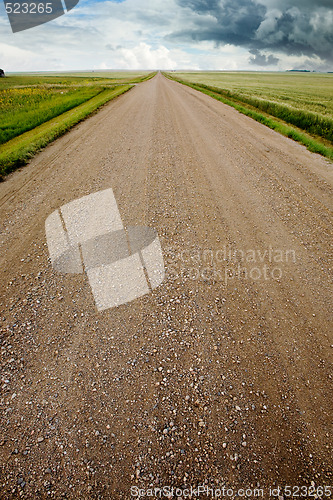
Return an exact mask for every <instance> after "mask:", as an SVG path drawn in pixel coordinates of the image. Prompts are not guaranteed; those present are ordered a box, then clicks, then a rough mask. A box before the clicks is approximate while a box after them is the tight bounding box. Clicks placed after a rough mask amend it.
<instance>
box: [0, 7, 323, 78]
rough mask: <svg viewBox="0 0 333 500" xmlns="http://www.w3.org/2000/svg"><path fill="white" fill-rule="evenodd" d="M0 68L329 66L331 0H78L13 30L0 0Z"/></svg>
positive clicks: (277, 68)
mask: <svg viewBox="0 0 333 500" xmlns="http://www.w3.org/2000/svg"><path fill="white" fill-rule="evenodd" d="M35 1H36V0H35ZM37 1H38V0H37ZM0 68H3V69H4V70H5V71H7V72H10V71H70V70H92V69H93V70H100V69H126V70H141V69H152V70H154V69H161V70H181V69H191V70H250V71H263V70H265V71H281V70H290V69H308V70H315V71H333V0H117V1H115V0H113V1H112V0H107V1H105V0H99V1H96V0H80V1H79V3H78V5H77V6H76V7H75V8H74V9H73V10H71V11H70V12H68V13H67V14H65V15H63V16H61V17H59V18H57V19H55V20H53V21H51V22H49V23H46V24H44V25H41V26H37V27H35V28H31V29H29V30H25V31H21V32H19V33H12V31H11V28H10V24H9V21H8V18H7V14H6V11H5V8H4V4H3V2H2V0H0Z"/></svg>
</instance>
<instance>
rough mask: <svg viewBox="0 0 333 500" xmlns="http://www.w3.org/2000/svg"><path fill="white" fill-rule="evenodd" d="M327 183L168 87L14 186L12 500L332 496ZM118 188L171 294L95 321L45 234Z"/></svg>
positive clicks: (7, 303)
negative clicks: (245, 493) (69, 208)
mask: <svg viewBox="0 0 333 500" xmlns="http://www.w3.org/2000/svg"><path fill="white" fill-rule="evenodd" d="M332 185H333V168H332V165H331V164H329V162H328V161H326V160H325V159H323V158H321V157H319V156H316V155H314V154H311V153H310V152H308V151H307V150H306V149H305V148H304V147H302V146H300V145H298V144H296V143H294V142H292V141H291V140H289V139H287V138H284V137H282V136H280V135H278V134H277V133H275V132H273V131H271V130H269V129H267V128H265V127H264V126H262V125H261V124H259V123H256V122H254V121H252V120H251V119H250V118H248V117H245V116H243V115H241V114H239V113H238V112H237V111H235V110H234V109H231V108H229V107H227V106H225V105H224V104H222V103H220V102H217V101H215V100H213V99H211V98H209V97H208V96H205V95H203V94H201V93H199V92H197V91H194V90H192V89H190V88H186V87H184V86H181V85H180V84H178V83H175V82H172V81H169V80H167V79H166V78H165V77H163V76H162V75H161V74H158V75H157V76H156V77H155V78H154V79H152V80H151V81H148V82H145V83H142V84H140V85H137V86H136V87H135V88H133V89H132V90H131V91H130V92H129V93H127V94H126V95H124V96H121V97H119V98H118V99H117V100H115V101H113V102H111V103H109V104H108V105H106V106H105V107H104V108H103V109H102V110H101V111H100V112H98V114H96V115H94V116H93V117H91V118H89V119H88V120H86V121H85V122H83V123H82V124H80V125H78V126H77V127H75V128H74V129H73V130H72V131H71V132H69V133H68V134H67V135H66V136H64V137H63V138H61V139H59V140H57V141H56V142H54V143H53V144H52V145H50V146H49V147H47V148H46V149H45V150H44V151H43V152H41V153H40V154H38V155H37V156H36V157H35V158H34V159H33V160H32V161H31V163H30V165H28V166H27V167H25V168H24V169H22V170H21V171H19V172H16V173H14V174H12V175H11V176H10V177H8V178H7V180H6V181H5V182H3V183H2V184H1V185H0V217H1V247H0V248H1V250H0V259H1V266H0V273H1V287H2V288H1V300H2V309H1V322H2V323H1V324H2V329H1V437H0V462H1V477H0V492H1V493H0V495H1V498H5V499H11V498H34V499H37V498H38V499H39V498H56V499H58V498H68V499H90V498H91V499H129V498H138V494H139V490H138V488H139V487H140V488H141V490H142V491H141V492H140V494H141V498H148V497H147V496H144V495H147V494H149V491H148V490H149V489H151V488H163V487H165V490H164V492H163V495H164V496H162V497H161V498H167V496H166V494H167V493H170V495H171V494H172V490H171V487H174V488H176V487H177V488H182V489H184V488H185V489H186V488H189V487H190V486H192V488H196V487H198V486H199V485H200V487H201V488H202V487H203V486H202V485H204V487H207V486H209V487H210V488H215V490H214V491H215V492H216V491H217V493H214V494H216V495H217V496H218V495H219V491H220V493H221V495H222V492H223V491H226V490H222V488H223V487H225V488H226V487H228V488H229V489H230V488H232V489H233V491H234V492H233V498H235V497H236V496H237V491H238V489H239V488H244V489H249V488H252V489H254V488H257V487H260V488H262V489H263V493H264V498H270V496H269V488H270V487H277V486H280V487H282V488H284V487H285V486H286V485H289V486H304V487H306V488H308V487H311V486H312V487H313V486H315V488H317V487H319V486H329V485H331V484H332V448H331V444H332V401H333V398H332V365H331V362H332V354H333V348H332V347H333V346H332V344H333V339H332V315H331V313H332V260H331V258H332V253H331V247H330V245H331V243H332V232H331V229H332V206H333V196H332V191H333V190H332ZM107 188H112V189H113V192H114V195H115V197H116V200H117V203H118V207H119V210H120V213H121V216H122V220H123V223H124V224H125V226H129V225H148V226H151V227H154V228H155V229H156V230H157V232H158V234H159V237H160V241H161V245H162V248H163V254H164V260H165V267H166V278H165V281H164V283H163V284H162V285H161V286H159V287H158V288H157V289H155V290H154V291H153V292H152V293H150V294H148V295H145V296H143V297H140V298H138V299H136V300H133V301H132V302H129V303H127V304H124V305H122V306H119V307H117V308H113V309H108V310H105V311H103V312H97V310H96V307H95V303H94V300H93V296H92V293H91V289H90V287H89V283H88V280H87V278H86V277H85V276H84V275H83V274H82V275H65V274H58V273H56V272H55V271H54V270H53V269H52V266H51V263H50V260H49V255H48V248H47V244H46V237H45V227H44V225H45V220H46V218H47V216H48V215H49V214H50V213H51V212H53V211H54V210H56V209H57V208H59V207H60V206H61V205H63V204H64V203H67V202H70V201H71V200H74V199H77V198H80V197H82V196H84V195H88V194H90V193H94V192H97V191H99V190H103V189H107ZM167 487H169V489H167ZM147 491H148V493H147ZM199 491H200V494H198V492H197V491H195V492H194V493H196V494H197V496H193V497H192V498H209V496H207V490H206V489H205V490H202V489H201V490H199ZM304 491H305V492H306V493H307V494H308V493H309V491H306V490H304V489H303V493H304ZM312 491H313V490H312ZM312 491H310V493H311V492H312ZM294 492H296V493H297V490H294ZM231 493H232V492H230V490H229V493H228V495H229V498H230V494H231ZM315 493H317V492H315ZM319 493H320V491H319ZM326 493H327V494H328V490H326ZM157 494H158V490H157ZM170 495H169V498H177V497H176V493H175V490H174V493H173V497H172V496H170ZM209 495H212V493H211V492H210V493H209ZM279 495H280V496H282V495H283V492H280V494H279ZM332 495H333V489H332ZM178 496H179V497H180V498H181V496H180V491H178ZM240 496H241V494H238V497H240ZM249 496H250V494H249ZM287 496H288V495H286V494H285V495H284V497H285V498H287ZM310 496H311V495H308V497H310ZM225 497H226V493H225ZM157 498H158V497H157ZM210 498H211V496H210ZM312 498H314V496H313V495H312ZM325 498H329V496H326V497H325Z"/></svg>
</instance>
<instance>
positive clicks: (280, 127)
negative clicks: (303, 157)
mask: <svg viewBox="0 0 333 500" xmlns="http://www.w3.org/2000/svg"><path fill="white" fill-rule="evenodd" d="M165 76H166V77H167V78H169V79H171V80H175V81H177V82H179V83H182V84H183V85H187V86H188V87H191V88H193V89H195V90H199V91H200V92H203V93H204V94H206V95H209V96H210V97H213V98H214V99H217V100H218V101H221V102H223V103H224V104H227V105H228V106H232V107H233V108H235V109H237V111H239V112H240V113H243V114H244V115H246V116H249V117H251V118H253V119H254V120H256V121H258V122H260V123H263V124H264V125H266V126H267V127H269V128H271V129H273V130H276V131H277V132H279V133H281V134H283V135H285V136H286V137H289V138H291V139H293V140H295V141H297V142H299V143H301V144H303V145H304V146H306V147H307V148H308V150H309V151H311V152H313V153H318V154H321V155H322V156H325V157H326V158H329V159H330V160H333V148H332V147H330V146H327V145H325V144H323V143H321V142H320V140H318V139H317V138H314V137H311V135H309V134H307V133H306V132H303V131H302V130H298V129H296V128H294V127H292V126H290V125H289V124H288V123H284V122H282V121H276V120H274V119H273V118H272V117H271V115H270V111H272V109H273V107H272V106H270V105H269V104H270V103H269V102H266V103H265V101H262V100H260V99H256V98H253V99H252V98H247V99H242V101H241V102H239V101H238V97H239V94H237V93H234V92H230V91H223V89H219V88H216V87H210V86H208V85H205V84H198V83H192V82H189V81H186V80H182V79H180V78H176V77H174V76H172V75H170V74H167V73H166V74H165ZM250 101H251V102H250ZM247 104H248V106H246V105H247ZM271 104H274V103H271ZM277 107H278V105H277ZM275 109H277V108H275ZM261 110H262V111H264V112H265V113H266V114H263V113H260V112H259V111H261ZM298 112H299V111H298ZM272 114H273V113H272ZM304 114H306V115H307V119H306V120H305V121H304V123H307V124H308V125H309V126H310V127H309V128H310V131H312V130H314V129H315V130H317V131H318V127H317V125H318V122H316V125H314V127H313V128H311V119H312V118H313V117H312V115H314V116H316V115H315V114H314V113H310V112H304ZM310 115H311V116H310ZM273 116H275V118H278V119H280V120H285V121H286V122H287V121H288V119H289V118H290V116H291V115H290V114H288V113H281V114H280V115H279V116H276V115H274V114H273ZM328 120H329V119H328ZM331 123H332V120H330V124H331ZM330 124H328V125H327V124H325V126H326V125H327V126H328V130H327V132H328V133H327V134H326V133H325V135H324V139H328V137H332V125H330ZM325 126H324V129H325ZM313 133H314V132H313Z"/></svg>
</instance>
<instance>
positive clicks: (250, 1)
mask: <svg viewBox="0 0 333 500" xmlns="http://www.w3.org/2000/svg"><path fill="white" fill-rule="evenodd" d="M176 1H177V3H178V5H179V6H180V7H182V8H183V9H185V10H186V11H187V14H188V21H189V22H188V28H186V29H185V30H182V31H179V32H177V33H173V34H172V35H171V38H173V39H177V40H186V41H191V40H192V41H213V42H215V43H216V44H217V45H223V44H232V45H236V46H241V47H244V48H248V49H249V50H250V51H257V52H251V53H252V54H253V55H254V58H251V62H253V63H254V64H259V65H267V64H268V61H270V62H269V64H272V61H273V58H274V56H271V57H270V56H268V57H265V56H263V55H262V54H261V52H258V51H263V50H265V51H269V52H273V53H274V52H282V53H285V54H288V55H296V56H302V55H305V56H308V57H314V56H317V57H319V58H320V59H322V60H325V61H327V62H328V61H333V3H332V0H294V1H292V0H256V1H254V0H176ZM261 63H262V64H261Z"/></svg>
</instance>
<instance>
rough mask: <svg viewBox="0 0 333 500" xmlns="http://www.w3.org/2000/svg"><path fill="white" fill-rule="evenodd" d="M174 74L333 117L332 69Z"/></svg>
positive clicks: (192, 80)
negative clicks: (311, 71) (306, 71)
mask: <svg viewBox="0 0 333 500" xmlns="http://www.w3.org/2000/svg"><path fill="white" fill-rule="evenodd" d="M173 75H176V76H177V77H178V78H182V79H183V80H188V81H191V82H193V83H204V84H206V85H211V86H213V87H220V88H222V89H226V90H230V91H232V92H237V93H238V94H241V95H244V96H248V97H259V98H260V99H266V100H270V101H274V102H278V103H280V104H287V105H289V106H293V107H295V108H298V109H301V110H307V111H313V112H315V113H321V114H323V115H327V116H330V117H331V118H333V74H330V73H327V74H322V73H294V72H290V73H256V72H255V73H250V72H244V73H243V72H230V73H226V72H216V73H215V72H214V73H211V72H207V73H202V72H198V73H190V72H188V73H173Z"/></svg>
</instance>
